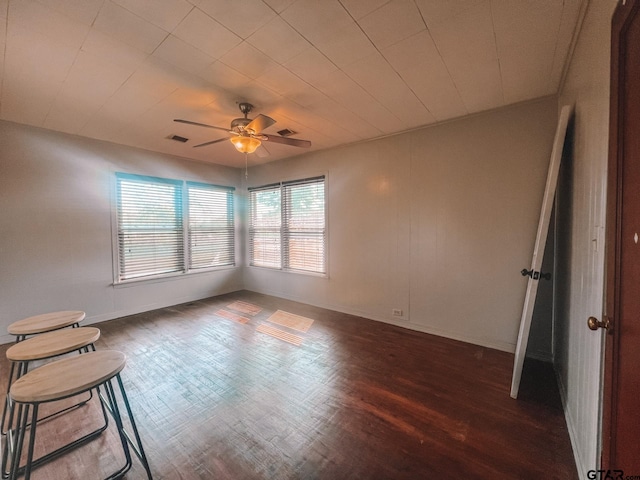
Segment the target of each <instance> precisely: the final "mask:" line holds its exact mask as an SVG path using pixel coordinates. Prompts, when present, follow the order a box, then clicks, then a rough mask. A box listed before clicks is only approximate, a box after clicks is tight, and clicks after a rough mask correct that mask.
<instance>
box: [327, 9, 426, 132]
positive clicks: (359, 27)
mask: <svg viewBox="0 0 640 480" xmlns="http://www.w3.org/2000/svg"><path fill="white" fill-rule="evenodd" d="M338 3H339V4H340V6H341V7H342V8H343V9H344V11H345V12H346V13H347V15H349V17H350V18H351V20H353V23H354V24H355V25H356V26H357V27H358V29H359V30H360V31H361V32H362V34H363V35H364V36H365V37H367V40H369V43H370V44H371V46H372V47H373V48H374V49H375V50H376V52H378V53H379V54H380V56H381V57H382V58H383V59H384V61H385V62H386V63H387V65H389V67H390V68H391V70H393V73H395V75H396V77H398V78H399V79H400V80H401V81H402V83H403V84H404V85H405V86H406V87H407V88H408V89H409V90H410V91H411V93H413V96H414V97H416V100H418V102H419V103H420V104H421V105H422V106H423V107H424V108H425V109H426V110H427V112H429V114H430V115H431V116H432V117H433V118H434V119H435V117H434V116H433V113H431V111H430V110H429V109H428V108H427V106H426V105H425V104H424V103H422V100H420V98H418V96H417V95H416V94H415V92H414V91H413V90H412V89H411V87H409V85H407V82H405V81H404V79H403V78H402V76H400V75H399V74H398V72H396V69H395V68H393V66H392V65H391V64H390V63H389V60H387V58H386V57H385V56H384V54H383V53H382V52H381V51H380V49H379V48H378V47H377V46H376V44H375V43H374V42H373V40H371V37H369V35H367V32H365V31H364V29H363V28H362V27H361V26H360V24H359V23H358V21H357V20H356V19H355V18H354V17H353V15H351V12H349V10H347V8H346V7H345V6H344V5H343V3H342V0H338ZM387 3H389V2H387ZM384 5H386V3H385V4H384ZM384 5H381V6H380V7H379V8H378V10H379V9H380V8H382V7H383V6H384ZM374 11H375V10H374ZM340 70H342V71H343V72H344V74H345V75H346V76H347V77H349V78H350V79H351V80H353V81H354V82H355V83H356V85H358V86H359V87H360V88H362V89H363V90H364V91H365V92H367V93H368V94H369V96H371V98H373V99H374V101H376V102H378V103H379V104H380V105H381V106H382V107H383V108H384V109H385V110H386V111H387V112H389V114H390V115H392V116H394V117H395V118H396V119H397V120H398V121H399V122H401V123H403V124H404V123H405V122H404V121H403V120H402V119H401V118H399V117H398V116H397V115H396V114H395V113H393V112H392V111H391V110H389V109H388V108H387V106H386V105H383V104H382V103H381V102H379V101H378V100H376V97H375V96H374V95H373V94H372V93H371V92H369V90H367V88H366V87H365V86H364V85H361V84H360V83H359V82H358V81H357V80H356V79H355V78H352V77H351V75H349V74H348V73H347V72H345V71H344V70H343V69H340Z"/></svg>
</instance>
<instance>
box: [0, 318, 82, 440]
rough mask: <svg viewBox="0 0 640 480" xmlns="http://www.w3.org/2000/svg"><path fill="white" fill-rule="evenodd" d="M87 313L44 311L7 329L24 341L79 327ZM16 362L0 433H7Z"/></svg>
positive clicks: (14, 323) (18, 340)
mask: <svg viewBox="0 0 640 480" xmlns="http://www.w3.org/2000/svg"><path fill="white" fill-rule="evenodd" d="M85 316H86V315H85V313H84V312H82V311H79V310H65V311H61V312H51V313H43V314H41V315H36V316H33V317H29V318H23V319H22V320H18V321H16V322H13V323H12V324H11V325H9V327H8V328H7V330H8V331H9V333H10V334H11V335H15V337H16V343H19V342H22V341H24V340H25V339H26V338H27V337H28V336H32V335H39V334H42V333H47V332H52V331H54V330H60V329H63V328H66V327H73V328H77V327H79V326H80V322H81V321H82V320H84V318H85ZM15 366H16V364H15V363H13V362H12V363H11V369H10V371H9V381H8V382H7V395H6V397H5V403H4V408H3V409H2V423H0V433H2V435H4V434H5V433H6V429H5V421H6V418H7V401H6V399H7V398H8V397H9V388H10V387H11V382H12V381H13V378H14V375H15V373H16V372H15Z"/></svg>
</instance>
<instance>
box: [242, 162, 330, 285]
mask: <svg viewBox="0 0 640 480" xmlns="http://www.w3.org/2000/svg"><path fill="white" fill-rule="evenodd" d="M319 179H323V180H324V272H314V271H311V270H298V269H292V268H285V267H284V264H285V262H284V261H283V255H284V250H285V249H284V246H283V244H282V240H283V238H284V234H283V228H282V226H283V225H284V212H283V208H282V202H283V200H284V197H283V196H282V193H281V198H280V217H281V219H282V221H281V227H280V242H281V245H280V248H281V253H280V255H281V266H280V268H275V267H268V266H262V265H253V264H252V263H251V262H252V261H251V256H252V255H251V233H250V230H251V191H255V190H267V189H269V188H273V187H278V188H279V189H280V192H282V190H283V187H285V186H288V185H296V184H304V183H310V182H312V181H313V180H319ZM328 191H329V174H328V172H323V173H320V174H317V175H310V176H305V177H302V178H289V179H286V180H285V179H283V180H280V181H277V182H270V183H265V184H263V185H256V186H253V187H247V242H246V246H247V253H246V258H247V261H246V263H247V267H249V268H255V269H259V270H267V271H270V272H281V273H293V274H296V275H307V276H312V277H320V278H326V279H328V278H329V265H330V262H329V256H330V253H329V244H330V231H329V230H330V229H329V196H328Z"/></svg>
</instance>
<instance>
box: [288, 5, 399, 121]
mask: <svg viewBox="0 0 640 480" xmlns="http://www.w3.org/2000/svg"><path fill="white" fill-rule="evenodd" d="M338 3H339V4H340V6H341V7H342V8H343V9H344V10H345V11H346V12H347V14H349V12H348V11H347V10H346V8H344V5H342V3H341V1H340V0H338ZM285 11H286V10H285ZM279 16H280V18H281V19H282V21H283V22H285V23H286V24H287V25H289V26H290V27H291V28H292V29H293V30H294V31H295V32H296V33H297V34H298V35H300V36H301V37H302V38H304V39H305V40H306V41H307V42H308V43H309V45H311V46H312V47H313V48H315V49H316V50H317V51H318V52H320V54H321V55H322V56H323V57H324V58H326V59H327V61H328V62H330V63H331V64H332V65H333V66H334V67H336V70H339V71H341V72H343V73H344V74H345V75H347V74H346V72H344V71H343V70H342V68H340V67H339V66H338V65H336V63H335V62H334V61H333V60H331V59H330V58H329V57H327V55H325V53H324V52H323V51H322V50H320V49H319V48H318V47H316V45H315V44H314V43H313V42H312V41H311V40H309V39H308V38H307V37H306V36H305V35H304V33H302V32H301V31H299V30H298V29H297V28H296V27H295V26H293V25H291V23H289V22H288V21H287V20H286V19H285V18H284V17H282V15H279ZM349 16H350V17H351V18H352V19H353V17H352V16H351V15H350V14H349ZM354 21H355V20H354ZM356 25H357V22H356ZM367 38H368V37H367ZM282 66H283V67H284V68H287V67H285V66H284V65H282ZM287 70H288V71H289V72H291V70H289V69H288V68H287ZM291 73H292V74H294V75H296V74H295V72H291ZM296 76H297V75H296ZM347 77H349V76H348V75H347ZM298 78H299V77H298ZM349 79H350V80H352V81H353V82H354V83H355V84H356V85H358V86H359V87H360V88H362V89H363V90H364V92H365V93H366V94H367V95H369V96H370V97H371V98H372V99H373V101H377V100H375V98H374V97H373V96H372V95H371V94H370V93H369V92H368V91H367V90H365V89H364V88H363V87H362V86H361V85H360V84H358V83H357V82H356V81H355V80H353V79H352V78H351V77H349ZM312 86H313V85H312ZM314 88H316V87H314ZM316 89H317V88H316ZM317 90H318V91H319V92H320V93H322V94H323V95H325V96H326V97H328V98H330V99H332V100H334V101H336V102H337V103H340V102H338V101H337V100H335V99H333V98H332V97H331V96H329V95H327V94H326V93H324V92H323V91H322V90H320V89H317ZM378 103H380V102H378ZM343 106H344V107H345V108H346V109H347V110H349V111H350V112H351V113H353V114H354V115H356V116H357V117H358V118H360V119H361V121H363V122H365V123H367V124H368V125H370V126H371V127H372V128H375V129H376V130H379V131H380V132H382V130H380V128H378V127H376V126H375V125H372V124H371V123H369V122H368V121H367V119H366V118H362V117H361V116H360V114H359V113H358V112H354V111H353V110H351V109H350V108H349V107H347V106H346V105H343ZM380 106H381V107H382V108H384V109H385V110H387V111H389V109H387V108H386V107H385V106H384V105H382V104H381V103H380ZM303 108H304V107H303ZM389 114H390V115H393V113H391V112H389ZM393 116H394V117H395V115H393ZM323 118H324V117H323ZM398 120H400V119H398Z"/></svg>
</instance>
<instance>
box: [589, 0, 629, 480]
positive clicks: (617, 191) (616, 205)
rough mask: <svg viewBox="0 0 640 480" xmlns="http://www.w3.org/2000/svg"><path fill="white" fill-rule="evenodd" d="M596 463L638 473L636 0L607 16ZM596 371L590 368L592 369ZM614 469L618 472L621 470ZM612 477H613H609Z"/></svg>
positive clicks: (622, 475) (607, 468) (621, 475)
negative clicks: (602, 328)
mask: <svg viewBox="0 0 640 480" xmlns="http://www.w3.org/2000/svg"><path fill="white" fill-rule="evenodd" d="M611 42H612V49H611V111H610V119H611V125H610V132H609V135H610V152H609V180H608V198H607V201H608V206H607V287H606V302H605V318H604V319H603V320H604V322H603V323H605V322H606V321H607V320H609V321H610V322H611V324H610V327H609V330H607V335H606V342H605V371H604V376H605V378H604V398H603V439H602V440H603V441H602V445H603V455H602V468H603V469H605V470H611V471H613V470H618V472H615V475H619V476H620V478H628V477H631V476H633V478H636V477H635V476H636V475H637V476H640V454H639V452H640V0H626V1H621V3H620V4H619V5H618V7H617V9H616V11H615V13H614V16H613V22H612V39H611ZM594 374H597V372H594ZM620 471H622V472H623V473H621V472H620ZM616 478H617V477H616Z"/></svg>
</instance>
